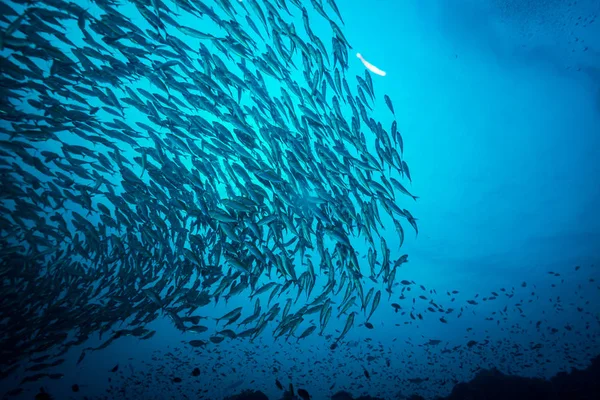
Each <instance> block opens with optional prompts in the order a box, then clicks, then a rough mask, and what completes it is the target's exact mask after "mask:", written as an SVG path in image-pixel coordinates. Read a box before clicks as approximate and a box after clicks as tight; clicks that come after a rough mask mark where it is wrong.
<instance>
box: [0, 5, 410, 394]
mask: <svg viewBox="0 0 600 400" xmlns="http://www.w3.org/2000/svg"><path fill="white" fill-rule="evenodd" d="M17 4H20V2H18V3H17ZM130 5H131V6H132V7H131V9H128V8H127V9H126V8H124V7H123V6H122V5H121V4H119V2H112V1H105V0H102V1H97V2H94V3H93V4H92V5H91V6H90V9H86V8H85V7H87V5H86V6H83V5H82V4H81V3H80V2H77V1H73V2H61V1H57V0H45V1H42V2H38V3H36V4H35V7H34V6H28V7H25V6H26V4H23V7H22V8H21V9H17V8H15V9H14V10H12V8H11V6H8V5H7V6H6V7H5V6H4V5H3V7H4V8H3V10H6V12H4V11H3V13H2V16H1V17H0V25H1V31H2V34H1V35H0V36H1V40H0V47H2V49H3V51H5V52H6V57H4V58H3V60H2V61H1V63H2V71H3V85H2V86H3V90H2V98H3V101H2V102H1V105H0V116H1V117H2V121H3V122H4V124H3V127H2V129H1V130H0V168H1V169H2V171H3V177H4V176H5V177H6V179H4V178H3V179H2V180H0V192H1V193H2V194H3V195H2V196H1V197H2V198H1V199H0V208H1V209H2V210H3V212H2V213H1V215H0V227H1V230H2V232H3V234H2V235H0V271H1V272H2V276H3V278H5V279H6V280H7V282H8V281H10V282H11V285H5V286H4V287H2V288H1V289H0V295H2V297H3V299H5V300H6V307H4V309H5V310H23V313H21V314H22V315H21V316H19V315H18V314H19V313H14V312H13V313H8V312H3V313H0V319H1V320H2V321H4V323H5V325H6V326H7V327H8V326H10V327H13V328H11V330H10V332H9V333H7V334H8V335H9V336H10V335H13V336H14V337H12V336H11V337H10V341H9V342H11V343H12V342H15V343H19V346H18V348H17V347H14V348H12V350H7V352H6V354H4V353H3V359H4V360H5V361H6V363H7V365H10V366H11V368H7V369H6V370H7V371H8V372H7V374H8V373H14V370H15V369H17V367H23V368H22V370H26V369H28V370H29V371H30V372H32V373H33V372H38V371H39V372H46V371H48V375H35V374H32V375H30V376H27V377H25V379H27V381H26V382H25V383H27V382H35V381H37V380H41V379H46V378H49V379H59V378H60V376H59V375H60V373H59V372H56V373H55V372H54V371H51V370H52V369H53V368H55V367H56V366H57V365H58V364H54V362H58V361H60V360H62V358H61V357H60V355H61V354H66V352H68V351H69V350H70V349H72V348H74V346H80V345H83V347H82V348H81V349H82V350H81V352H80V353H79V358H78V359H77V365H78V366H81V367H85V365H86V364H85V363H87V361H88V360H89V357H86V356H87V355H89V354H88V353H90V352H96V351H103V350H104V349H106V348H108V347H109V346H111V345H113V344H114V343H115V342H116V341H118V340H121V339H122V338H124V337H130V338H136V339H137V340H150V339H154V338H155V336H158V335H155V334H156V333H157V331H154V330H150V329H148V328H147V327H148V326H149V324H151V323H152V322H154V321H156V320H164V321H165V322H166V323H168V324H171V325H172V326H173V327H174V328H176V329H177V330H178V331H180V333H181V334H182V335H183V336H185V337H184V338H182V344H183V346H185V347H186V348H188V350H191V351H194V352H198V351H209V349H210V351H213V350H215V349H220V348H223V347H224V346H225V345H227V344H228V343H230V342H231V343H237V342H238V341H242V340H248V341H257V343H258V342H259V341H261V340H262V339H263V337H264V336H268V335H269V334H270V333H272V334H273V335H274V336H276V337H285V338H286V340H288V339H289V338H296V339H297V343H299V342H300V340H301V339H307V338H309V337H310V336H311V335H314V332H315V331H316V330H317V329H318V331H319V332H318V333H319V335H321V336H325V337H327V336H329V335H333V333H331V332H333V331H334V329H335V326H336V325H335V324H334V323H333V322H332V319H333V320H336V319H341V320H343V319H344V318H345V319H346V320H345V326H344V330H343V332H342V334H341V335H340V336H339V337H338V339H337V341H336V346H337V343H338V342H340V341H341V340H343V338H344V337H345V336H346V335H347V334H348V332H349V331H350V329H352V328H353V327H354V318H355V315H356V314H357V312H358V311H360V310H359V307H360V309H361V310H364V311H365V314H366V313H367V307H368V305H369V304H370V302H371V301H373V303H372V304H371V308H370V310H369V311H370V313H369V315H368V318H367V319H371V318H374V317H373V313H374V311H375V309H376V308H377V307H378V303H379V302H380V297H381V294H380V291H377V294H375V290H374V289H373V286H372V285H371V281H368V283H365V282H364V280H363V279H362V276H361V272H360V262H359V259H360V257H361V256H362V255H364V254H362V253H363V250H364V253H365V254H366V253H367V252H368V251H369V250H370V254H371V256H370V257H369V268H370V269H371V275H372V276H371V279H372V280H373V284H377V279H384V280H385V286H384V287H387V289H386V290H388V289H389V291H390V292H391V288H392V287H393V285H394V283H395V276H396V275H395V274H396V272H395V271H394V272H391V271H390V268H391V265H392V264H393V262H392V261H390V260H397V256H398V255H396V254H394V256H393V258H390V256H389V255H388V254H384V255H383V257H384V260H383V262H382V260H381V259H377V255H376V254H375V251H374V249H375V248H376V247H377V246H378V245H379V243H378V241H380V240H381V239H382V233H383V232H382V230H383V229H382V228H383V223H382V222H384V221H385V218H384V217H385V215H381V212H380V211H381V210H384V211H386V212H387V213H388V214H393V216H394V218H395V219H394V221H395V222H394V225H395V228H396V230H397V231H401V232H403V231H402V229H403V228H402V224H404V225H406V223H408V224H411V225H412V226H413V227H414V229H415V230H416V229H417V228H416V221H417V218H415V217H413V216H412V214H410V213H409V211H408V210H406V209H404V208H400V207H407V206H406V205H397V204H396V200H397V199H398V198H399V197H400V196H399V194H401V193H404V194H407V193H409V195H410V192H408V190H407V189H406V188H407V187H409V186H408V185H407V183H406V179H408V181H409V182H412V179H411V175H410V171H409V169H408V165H407V164H406V162H408V161H410V160H409V159H407V161H405V160H404V159H403V158H401V156H400V155H402V157H404V156H403V154H404V152H403V147H400V146H399V145H398V138H399V137H400V136H399V134H398V133H397V129H396V128H397V127H394V129H392V132H391V133H389V134H388V133H387V132H386V131H385V129H384V128H383V126H386V127H387V126H389V121H387V120H386V119H385V118H389V116H383V117H382V118H384V119H382V120H381V121H379V120H376V119H375V114H374V110H377V107H376V106H377V103H379V102H381V98H378V97H377V96H376V93H375V89H374V86H373V81H372V79H371V75H370V74H371V72H369V71H372V69H368V71H365V75H364V77H363V76H362V75H359V76H356V77H355V76H350V74H349V73H348V70H349V60H348V58H349V51H350V50H351V49H352V45H351V43H350V41H349V35H348V34H347V31H346V27H345V23H344V19H343V15H342V14H343V13H342V11H343V10H340V9H339V7H338V5H337V2H336V1H335V0H327V2H326V4H325V3H324V2H321V1H317V0H311V2H306V3H304V2H300V1H297V0H293V1H287V2H286V1H281V0H277V1H275V2H273V1H269V2H265V1H257V0H248V1H245V2H230V1H226V0H219V1H216V2H214V3H211V4H207V3H205V2H198V1H192V2H190V1H180V0H177V1H175V2H174V3H171V2H163V1H158V0H152V1H149V2H133V3H131V4H130ZM294 6H295V7H294ZM92 7H93V8H92ZM188 17H193V18H195V19H198V20H200V19H205V20H210V22H209V23H212V24H213V25H214V27H213V28H211V30H210V31H208V30H207V28H204V26H205V25H204V22H202V24H200V23H199V24H198V25H194V24H191V23H184V21H186V18H188ZM188 20H189V19H188ZM69 21H70V22H72V23H70V22H69ZM322 23H325V24H327V25H328V26H329V27H330V28H331V29H330V30H329V28H327V31H328V32H327V33H325V34H322V33H321V32H319V35H316V34H315V32H316V29H315V27H316V26H319V25H320V24H322ZM298 24H302V26H303V30H302V28H300V29H297V28H298V27H299V25H298ZM338 24H341V25H338ZM313 30H314V32H313ZM329 43H331V47H329ZM39 60H42V61H43V62H39ZM362 61H363V63H364V62H365V61H364V59H362ZM367 65H368V64H365V66H367ZM369 65H370V64H369ZM271 84H275V86H274V87H273V88H275V89H276V90H272V89H273V88H272V87H271ZM277 89H278V90H277ZM23 93H26V94H27V95H26V96H25V95H24V94H23ZM384 101H385V103H386V104H387V105H388V107H391V100H390V99H389V96H387V95H385V96H384ZM391 111H392V114H393V113H394V111H393V107H391ZM369 131H371V133H372V134H373V135H374V136H375V137H376V138H377V149H373V148H371V147H370V146H369V145H367V139H366V137H367V135H368V134H369ZM389 136H391V138H390V137H389ZM399 170H402V174H399ZM392 178H393V179H394V180H392ZM355 183H356V185H355ZM405 192H406V193H405ZM357 199H360V202H361V203H360V204H358V203H357V202H356V200H357ZM362 199H372V200H367V201H364V200H362ZM399 217H402V218H399ZM363 239H364V240H365V243H367V248H363V247H362V246H358V245H357V243H359V242H361V241H362V240H363ZM403 240H404V236H403V234H402V239H401V243H402V242H403ZM386 249H387V247H386ZM376 270H377V272H379V274H378V275H377V274H376ZM380 270H381V271H383V272H380ZM31 288H35V290H29V289H31ZM365 292H367V293H366V296H365ZM58 293H61V294H60V297H58V296H59V295H58ZM338 293H343V295H344V301H343V302H340V303H339V304H337V303H336V301H335V300H333V299H334V297H335V295H336V294H338ZM248 299H250V303H251V302H252V299H255V302H254V307H252V306H250V307H248V306H247V305H246V304H247V303H248ZM223 300H224V301H223ZM213 304H215V305H218V307H219V311H218V312H217V313H214V314H213V313H211V312H210V309H211V306H212V305H213ZM261 304H262V307H261ZM265 304H267V306H265ZM334 306H335V307H336V309H337V311H335V313H334ZM317 315H318V316H319V320H318V322H317V321H316V316H317ZM332 315H333V317H332ZM58 316H60V318H59V317H58ZM201 320H206V323H204V322H203V325H200V323H201V322H200V321H201ZM124 321H126V322H124ZM220 323H221V326H218V325H219V324H220ZM367 323H368V324H371V323H370V322H368V321H367ZM222 325H225V327H224V326H222ZM365 326H369V325H365ZM242 327H243V328H242ZM238 329H240V330H241V331H238ZM242 329H243V330H242ZM330 331H331V332H330ZM90 337H99V338H100V343H99V344H97V343H96V344H92V345H90V344H84V343H86V342H87V341H88V339H89V338H90ZM314 338H315V339H316V336H314ZM225 339H227V340H225ZM328 340H329V339H328ZM188 346H189V347H188ZM190 347H191V349H190ZM215 351H216V350H215ZM41 352H45V353H44V354H47V357H48V358H47V359H44V360H40V361H38V362H30V361H29V360H28V359H29V357H30V356H31V355H34V356H33V357H34V358H35V357H36V356H37V355H36V353H41ZM121 364H122V362H121ZM119 365H120V364H116V366H115V367H114V368H113V370H111V371H112V372H113V373H114V374H112V375H111V376H115V377H116V376H120V375H121V373H124V372H125V371H123V370H119ZM12 366H15V368H14V369H12V368H13V367H12ZM3 371H4V369H3ZM194 371H195V370H194ZM117 372H118V373H117ZM192 375H193V376H196V375H194V374H192ZM198 375H199V370H198ZM176 378H177V377H176ZM115 379H116V378H115ZM303 393H304V392H303ZM306 394H307V395H308V393H306Z"/></svg>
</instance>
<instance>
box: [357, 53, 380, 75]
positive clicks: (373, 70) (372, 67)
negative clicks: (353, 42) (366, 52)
mask: <svg viewBox="0 0 600 400" xmlns="http://www.w3.org/2000/svg"><path fill="white" fill-rule="evenodd" d="M356 57H358V58H360V61H362V63H363V64H364V65H365V67H367V69H368V70H369V71H371V72H372V73H374V74H377V75H379V76H386V75H387V74H386V73H385V71H382V70H380V69H379V68H377V67H376V66H374V65H373V64H371V63H370V62H368V61H367V60H365V59H364V58H363V56H361V55H360V53H356Z"/></svg>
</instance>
